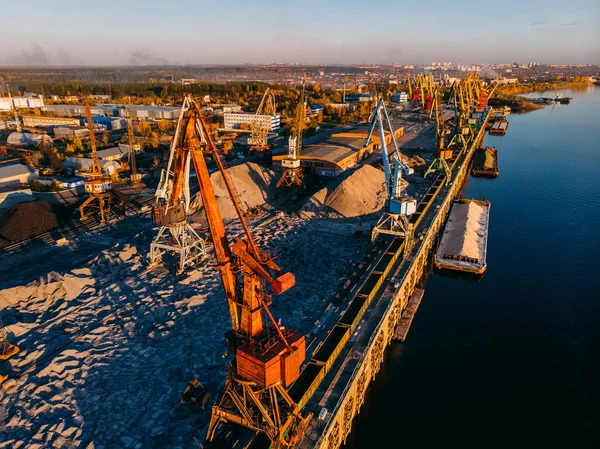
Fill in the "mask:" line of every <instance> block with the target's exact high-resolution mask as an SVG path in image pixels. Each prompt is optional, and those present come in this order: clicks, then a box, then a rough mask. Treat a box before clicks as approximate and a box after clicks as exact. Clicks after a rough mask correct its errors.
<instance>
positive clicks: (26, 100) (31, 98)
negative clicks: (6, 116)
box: [12, 93, 44, 109]
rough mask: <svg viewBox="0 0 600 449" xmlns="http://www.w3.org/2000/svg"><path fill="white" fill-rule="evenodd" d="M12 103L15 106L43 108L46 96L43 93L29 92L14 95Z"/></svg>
mask: <svg viewBox="0 0 600 449" xmlns="http://www.w3.org/2000/svg"><path fill="white" fill-rule="evenodd" d="M12 105H13V107H15V108H28V109H33V108H43V107H44V98H43V97H42V96H41V95H37V94H34V93H27V94H25V95H23V96H21V97H12Z"/></svg>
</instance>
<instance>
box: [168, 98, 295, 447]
mask: <svg viewBox="0 0 600 449" xmlns="http://www.w3.org/2000/svg"><path fill="white" fill-rule="evenodd" d="M184 103H187V105H188V109H187V111H186V112H185V113H184V114H183V117H182V119H181V120H180V122H179V128H180V133H178V141H177V142H175V143H174V148H175V152H174V167H180V168H181V164H182V163H183V161H184V160H185V158H186V157H187V156H188V155H190V156H191V160H192V162H193V166H194V170H195V172H196V175H197V178H198V183H199V185H200V195H201V197H202V202H203V204H204V209H205V213H206V219H207V221H208V227H209V231H210V234H211V237H212V242H213V246H214V249H215V256H216V259H217V269H218V271H219V275H220V277H221V281H222V282H223V287H224V290H225V296H226V298H227V303H228V306H229V311H230V314H231V320H232V330H233V332H232V333H229V336H228V337H229V338H228V340H229V347H230V349H231V350H232V351H233V352H234V354H235V359H234V361H233V362H232V365H231V370H230V373H229V375H228V378H227V380H226V382H225V387H224V389H223V391H222V393H221V395H220V397H219V399H218V401H217V403H216V404H215V405H214V406H213V410H212V417H211V422H210V425H209V429H208V435H207V439H208V440H212V439H213V438H214V436H215V434H216V432H217V430H218V428H219V427H220V425H221V424H222V423H223V422H233V423H236V424H241V425H245V426H247V427H250V428H252V429H254V430H259V431H262V432H265V433H266V434H267V435H268V437H269V438H270V439H271V441H273V442H277V443H278V444H279V443H280V442H284V441H288V442H289V440H290V439H291V438H295V434H296V432H299V431H301V427H300V426H299V425H298V423H302V422H306V420H303V419H302V418H301V416H300V414H299V411H298V407H297V405H296V404H295V403H294V401H293V400H292V399H291V398H290V396H289V394H287V392H286V391H285V390H284V387H287V386H289V385H290V384H291V383H292V382H294V381H295V380H296V379H297V378H298V376H299V375H300V366H301V364H302V362H303V361H304V358H305V351H306V349H305V346H306V344H305V340H304V336H302V335H300V334H299V333H298V332H297V331H295V330H293V329H288V328H284V327H282V326H280V324H279V323H277V322H276V321H275V319H274V317H273V315H272V314H271V313H270V311H269V309H268V304H269V303H270V297H271V295H270V294H269V293H268V292H267V290H266V289H265V286H266V285H269V286H270V287H271V293H273V294H281V293H283V292H285V291H286V290H288V289H289V288H291V287H292V286H293V285H294V283H295V278H294V275H293V274H291V273H283V272H282V270H281V269H280V268H279V267H278V266H277V265H276V264H275V262H274V261H273V258H272V257H269V256H268V255H267V254H265V253H263V252H262V251H261V250H260V248H259V247H258V245H257V244H256V242H255V240H254V238H253V236H252V233H251V231H250V228H249V226H248V223H247V222H246V220H245V219H244V215H243V213H242V210H241V208H240V206H239V200H238V198H237V195H236V193H235V191H234V188H233V184H232V183H231V180H229V179H228V176H227V173H226V170H225V166H224V163H223V161H222V160H221V158H220V155H219V153H218V151H217V148H216V145H215V143H214V141H213V139H212V136H211V133H210V129H209V127H208V124H207V122H206V119H205V117H204V115H203V114H202V112H201V109H200V106H199V105H198V103H196V102H195V101H194V100H193V99H192V98H190V97H187V98H186V100H185V102H184ZM205 154H210V155H212V157H213V158H214V160H215V161H216V163H217V166H218V168H219V171H220V173H221V175H222V176H223V180H224V181H225V185H226V187H227V190H228V192H229V195H230V198H231V201H232V203H233V205H234V207H235V210H236V213H237V215H238V219H239V220H240V222H241V223H242V227H243V228H244V234H245V235H244V238H238V237H234V238H233V244H231V241H230V239H229V237H228V235H227V232H226V229H225V224H224V222H223V218H222V216H221V212H220V210H219V205H218V203H217V198H216V196H215V192H214V189H213V187H212V183H211V180H210V174H209V172H208V167H207V165H206V160H205ZM263 312H264V313H265V314H266V315H267V317H268V320H270V324H269V323H268V322H267V324H266V325H263V319H262V313H263ZM273 330H274V331H275V332H273Z"/></svg>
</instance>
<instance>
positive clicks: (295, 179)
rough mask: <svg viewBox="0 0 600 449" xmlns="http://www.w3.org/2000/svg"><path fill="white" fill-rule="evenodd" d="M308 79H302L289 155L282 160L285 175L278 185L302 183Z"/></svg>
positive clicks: (289, 143)
mask: <svg viewBox="0 0 600 449" xmlns="http://www.w3.org/2000/svg"><path fill="white" fill-rule="evenodd" d="M305 86H306V80H304V79H303V80H302V91H301V93H300V99H299V101H298V105H297V106H296V116H295V118H294V126H293V128H292V134H291V135H290V138H289V140H288V155H287V158H285V159H283V160H282V161H281V166H282V167H283V175H281V178H280V179H279V181H277V187H280V186H282V185H283V186H287V187H289V186H292V185H294V184H297V185H302V181H303V179H304V174H303V173H302V167H301V164H300V151H301V150H302V131H303V130H304V127H305V126H306V92H305Z"/></svg>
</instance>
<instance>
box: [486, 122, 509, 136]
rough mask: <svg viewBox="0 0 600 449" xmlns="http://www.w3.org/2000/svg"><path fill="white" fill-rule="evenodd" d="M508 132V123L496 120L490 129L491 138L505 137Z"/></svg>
mask: <svg viewBox="0 0 600 449" xmlns="http://www.w3.org/2000/svg"><path fill="white" fill-rule="evenodd" d="M507 130H508V122H507V121H506V120H496V121H495V122H494V123H493V124H492V127H491V128H490V131H489V133H490V136H503V135H505V134H506V131H507Z"/></svg>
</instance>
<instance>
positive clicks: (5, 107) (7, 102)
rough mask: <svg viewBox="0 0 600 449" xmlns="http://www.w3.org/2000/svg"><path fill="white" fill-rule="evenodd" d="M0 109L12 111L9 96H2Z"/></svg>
mask: <svg viewBox="0 0 600 449" xmlns="http://www.w3.org/2000/svg"><path fill="white" fill-rule="evenodd" d="M0 111H12V102H11V101H10V98H8V97H0Z"/></svg>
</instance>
